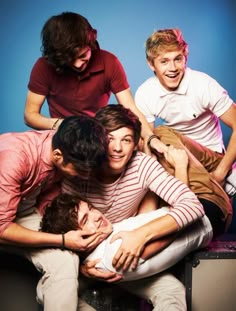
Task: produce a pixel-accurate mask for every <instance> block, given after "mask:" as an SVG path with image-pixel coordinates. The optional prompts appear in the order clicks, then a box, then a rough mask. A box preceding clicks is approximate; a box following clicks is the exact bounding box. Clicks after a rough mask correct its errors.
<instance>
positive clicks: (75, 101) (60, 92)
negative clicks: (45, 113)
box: [28, 49, 129, 118]
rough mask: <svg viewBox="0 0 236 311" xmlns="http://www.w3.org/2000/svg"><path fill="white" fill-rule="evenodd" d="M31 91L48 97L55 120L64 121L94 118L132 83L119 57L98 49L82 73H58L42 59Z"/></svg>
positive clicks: (34, 69)
mask: <svg viewBox="0 0 236 311" xmlns="http://www.w3.org/2000/svg"><path fill="white" fill-rule="evenodd" d="M28 88H29V90H30V91H32V92H34V93H36V94H40V95H44V96H46V98H47V101H48V105H49V112H50V116H51V117H53V118H64V117H67V116H71V115H78V114H81V113H82V114H87V115H90V116H94V115H95V113H96V112H97V111H98V109H100V108H101V107H104V106H106V105H107V104H108V100H109V97H110V95H111V93H113V94H116V93H118V92H121V91H124V90H126V89H128V88H129V84H128V81H127V78H126V74H125V71H124V69H123V66H122V65H121V63H120V61H119V60H118V58H117V57H116V56H115V55H113V54H111V53H109V52H107V51H104V50H100V49H98V50H95V51H93V52H92V57H91V59H90V62H89V64H88V66H87V68H86V69H85V71H83V72H82V73H77V72H74V71H72V70H70V71H68V72H67V73H63V74H60V73H57V72H56V70H55V68H54V67H53V66H52V65H50V64H48V62H47V60H46V59H45V58H44V57H41V58H39V59H38V60H37V61H36V63H35V64H34V66H33V68H32V71H31V75H30V81H29V84H28Z"/></svg>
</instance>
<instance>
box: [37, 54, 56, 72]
mask: <svg viewBox="0 0 236 311" xmlns="http://www.w3.org/2000/svg"><path fill="white" fill-rule="evenodd" d="M32 72H33V73H40V72H43V73H46V74H48V73H49V72H50V73H52V72H53V73H56V70H55V68H54V66H53V65H51V64H49V63H48V61H47V60H46V58H45V57H40V58H38V59H37V61H36V62H35V63H34V65H33V68H32Z"/></svg>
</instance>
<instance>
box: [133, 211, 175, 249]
mask: <svg viewBox="0 0 236 311" xmlns="http://www.w3.org/2000/svg"><path fill="white" fill-rule="evenodd" d="M179 229H180V227H179V225H178V224H177V222H176V221H175V219H174V218H173V217H172V216H170V215H165V216H162V217H159V218H156V219H154V220H152V221H150V222H148V223H147V224H145V225H143V226H141V227H139V228H138V229H136V230H139V231H140V232H141V233H142V235H143V237H144V239H145V245H147V244H148V243H150V242H151V241H154V240H157V239H161V238H163V237H164V238H166V237H168V238H169V235H171V234H175V233H177V232H178V231H179Z"/></svg>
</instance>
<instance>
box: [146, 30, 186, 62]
mask: <svg viewBox="0 0 236 311" xmlns="http://www.w3.org/2000/svg"><path fill="white" fill-rule="evenodd" d="M145 50H146V58H147V60H148V61H149V62H150V63H151V64H153V61H154V59H155V58H156V57H157V56H158V55H159V54H160V53H163V52H171V51H176V50H181V51H182V52H183V54H184V56H185V58H186V60H187V57H188V44H187V43H186V42H185V41H184V38H183V35H182V32H181V31H180V30H179V29H175V28H173V29H163V30H158V31H155V32H154V33H153V34H152V35H151V36H150V37H149V38H148V39H147V40H146V45H145Z"/></svg>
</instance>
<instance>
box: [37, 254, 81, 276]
mask: <svg viewBox="0 0 236 311" xmlns="http://www.w3.org/2000/svg"><path fill="white" fill-rule="evenodd" d="M31 259H32V261H33V264H34V265H35V266H36V268H37V269H38V270H39V271H40V272H41V273H43V274H45V275H57V274H59V275H66V276H67V277H70V276H71V277H77V276H78V270H79V256H78V255H77V254H75V253H74V252H72V251H68V250H65V251H62V250H60V249H46V250H43V251H38V252H35V253H34V254H31Z"/></svg>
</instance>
